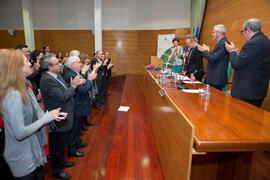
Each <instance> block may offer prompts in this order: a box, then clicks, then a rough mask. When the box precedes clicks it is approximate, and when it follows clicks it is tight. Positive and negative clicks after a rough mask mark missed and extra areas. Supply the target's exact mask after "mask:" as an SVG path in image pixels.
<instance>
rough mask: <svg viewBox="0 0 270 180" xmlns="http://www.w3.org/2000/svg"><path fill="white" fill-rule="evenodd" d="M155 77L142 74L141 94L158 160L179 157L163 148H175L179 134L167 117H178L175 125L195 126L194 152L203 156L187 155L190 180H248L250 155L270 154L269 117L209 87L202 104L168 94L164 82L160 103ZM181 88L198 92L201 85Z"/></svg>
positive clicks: (195, 97) (169, 83) (172, 90)
mask: <svg viewBox="0 0 270 180" xmlns="http://www.w3.org/2000/svg"><path fill="white" fill-rule="evenodd" d="M158 77H160V76H159V72H158V71H154V70H150V71H148V70H146V72H145V76H144V82H145V83H144V93H145V99H146V102H147V107H148V111H149V117H150V120H151V125H152V131H153V136H154V140H155V143H156V147H157V150H158V153H159V158H161V159H162V158H163V157H162V156H164V157H167V158H173V157H174V156H176V155H177V153H179V152H177V151H175V152H174V151H173V150H172V151H170V152H171V154H164V153H163V152H165V151H164V148H171V149H177V146H179V143H178V144H177V143H175V141H176V140H177V132H179V130H178V131H176V130H174V129H173V128H174V127H173V126H174V125H172V124H171V123H170V122H171V121H176V123H177V121H178V120H175V119H173V118H171V119H170V116H175V114H178V117H180V118H179V121H182V120H186V121H189V122H190V123H191V124H192V125H193V126H194V130H195V132H194V146H193V147H194V149H195V151H196V152H202V153H195V154H193V155H192V167H191V176H190V179H207V180H208V179H226V180H227V179H248V178H249V168H250V163H251V159H252V152H254V151H266V150H270V113H269V112H267V111H264V110H263V109H260V108H257V107H255V106H252V105H250V104H248V103H246V102H244V101H241V100H238V99H235V98H233V97H231V96H230V95H228V94H226V93H224V92H222V91H219V90H217V89H215V88H212V87H210V89H211V96H210V99H209V100H205V99H202V98H201V97H200V95H199V94H197V93H194V94H192V93H185V92H183V91H182V90H179V89H176V88H173V80H172V79H169V78H167V82H166V83H165V87H163V88H164V89H165V90H166V95H165V96H163V97H161V96H160V95H159V93H158V91H159V90H160V89H161V88H162V85H161V84H159V83H158V81H159V78H158ZM185 86H186V87H188V88H189V89H198V88H202V87H204V86H205V84H185ZM155 106H156V107H155ZM164 113H165V114H166V118H164ZM159 117H160V118H163V119H159ZM175 117H176V116H175ZM167 119H168V121H167ZM174 153H175V154H174ZM161 166H162V161H161ZM179 168H181V167H179ZM163 171H164V169H163ZM163 173H164V174H166V172H163ZM175 173H176V174H177V172H175ZM170 174H171V172H170ZM176 177H177V176H176ZM165 179H166V175H165Z"/></svg>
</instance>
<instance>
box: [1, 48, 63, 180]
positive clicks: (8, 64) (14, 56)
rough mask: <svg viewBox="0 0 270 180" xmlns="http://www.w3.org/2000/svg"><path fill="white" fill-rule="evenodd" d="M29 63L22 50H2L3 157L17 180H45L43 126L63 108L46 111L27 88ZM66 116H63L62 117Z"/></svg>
mask: <svg viewBox="0 0 270 180" xmlns="http://www.w3.org/2000/svg"><path fill="white" fill-rule="evenodd" d="M30 73H31V70H30V63H29V61H28V60H27V59H26V58H25V56H24V55H23V54H22V52H21V51H20V50H8V49H2V50H0V82H1V83H0V116H1V117H2V118H3V120H4V128H5V150H4V158H5V160H6V162H7V164H8V166H9V168H10V170H11V172H12V174H13V176H14V179H20V180H21V179H23V180H24V179H27V180H28V179H29V180H30V179H31V180H34V179H38V180H39V179H44V170H43V165H44V164H45V163H46V162H47V159H46V156H45V153H44V149H43V145H44V144H45V143H46V141H47V138H46V133H45V128H44V126H45V125H46V124H48V123H50V122H52V121H53V120H54V119H55V120H57V121H59V119H60V117H59V115H60V114H61V113H60V108H58V109H55V110H52V111H50V112H46V113H44V112H43V111H42V110H41V109H40V106H39V105H38V102H37V101H36V98H35V95H34V94H33V92H32V91H31V89H29V88H28V85H29V82H27V81H26V77H27V76H28V75H30ZM65 117H66V116H64V117H63V119H64V118H65ZM58 118H59V119H58Z"/></svg>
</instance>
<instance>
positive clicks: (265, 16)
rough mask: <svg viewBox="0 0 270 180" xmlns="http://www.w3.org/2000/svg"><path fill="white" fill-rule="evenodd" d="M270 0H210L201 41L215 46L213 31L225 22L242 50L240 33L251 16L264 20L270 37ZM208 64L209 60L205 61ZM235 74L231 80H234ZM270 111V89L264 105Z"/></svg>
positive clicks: (232, 39)
mask: <svg viewBox="0 0 270 180" xmlns="http://www.w3.org/2000/svg"><path fill="white" fill-rule="evenodd" d="M269 12H270V2H269V0H259V1H253V0H230V1H223V0H208V1H207V4H206V7H205V13H204V20H203V24H202V28H201V32H200V38H199V40H200V43H205V44H207V45H209V46H210V51H211V50H213V48H214V47H215V44H216V41H214V40H212V36H211V32H212V30H213V26H214V25H216V24H224V25H225V27H226V29H227V32H226V37H227V38H228V40H229V41H230V42H231V41H232V42H234V44H235V45H236V47H237V48H238V49H239V50H240V49H241V47H242V46H243V45H244V43H245V39H244V37H243V36H242V35H241V34H240V31H241V29H242V26H243V23H244V21H245V20H247V19H249V18H259V19H260V20H261V22H262V31H263V32H264V33H265V34H266V35H267V36H268V38H269V37H270V21H269V19H270V13H269ZM204 63H205V64H206V63H207V61H204ZM232 78H233V74H232V76H231V79H230V82H232ZM262 107H263V108H264V109H265V110H268V111H270V89H268V95H267V97H266V99H265V101H264V103H263V106H262Z"/></svg>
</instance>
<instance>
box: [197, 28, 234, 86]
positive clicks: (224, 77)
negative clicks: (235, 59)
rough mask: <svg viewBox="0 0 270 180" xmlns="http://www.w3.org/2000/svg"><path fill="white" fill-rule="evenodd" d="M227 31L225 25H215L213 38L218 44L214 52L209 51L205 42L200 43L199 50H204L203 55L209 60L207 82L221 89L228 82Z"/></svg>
mask: <svg viewBox="0 0 270 180" xmlns="http://www.w3.org/2000/svg"><path fill="white" fill-rule="evenodd" d="M225 33H226V29H225V27H224V25H222V24H219V25H216V26H214V28H213V32H212V36H213V40H215V41H217V44H216V46H215V48H214V50H213V51H212V53H210V52H209V46H207V45H205V44H203V45H202V46H200V45H198V50H199V51H201V52H203V57H205V58H206V59H207V61H208V63H207V70H206V83H207V84H210V85H211V86H213V87H215V88H217V89H219V90H222V88H224V86H225V85H226V84H227V82H228V63H229V61H230V59H229V54H228V52H227V51H226V48H225V42H228V40H227V38H226V37H225Z"/></svg>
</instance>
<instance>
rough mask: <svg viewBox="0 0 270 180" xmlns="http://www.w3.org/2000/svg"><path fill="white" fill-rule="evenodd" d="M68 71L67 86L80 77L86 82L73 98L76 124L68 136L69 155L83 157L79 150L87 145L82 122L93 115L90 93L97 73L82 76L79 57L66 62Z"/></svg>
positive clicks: (66, 74) (66, 72) (66, 76)
mask: <svg viewBox="0 0 270 180" xmlns="http://www.w3.org/2000/svg"><path fill="white" fill-rule="evenodd" d="M66 67H67V69H66V71H64V79H65V81H66V83H67V86H69V84H70V79H71V78H74V77H76V76H77V75H79V76H80V77H81V78H82V79H84V80H85V83H84V84H81V85H79V86H78V87H77V88H76V91H75V96H74V97H73V107H74V111H73V113H74V122H73V127H72V130H71V131H70V132H69V135H68V145H69V146H68V155H69V156H74V157H82V156H84V154H83V153H82V152H79V151H78V149H79V148H83V147H86V146H87V144H83V143H82V140H81V139H80V128H81V127H80V126H81V121H82V119H84V118H85V117H87V116H88V115H89V114H90V113H91V108H90V105H91V99H90V97H89V91H90V90H91V88H92V86H93V83H92V81H93V80H94V79H95V78H96V73H95V72H93V73H89V74H88V75H87V77H84V75H82V74H80V72H81V69H82V63H81V60H80V58H79V57H77V56H71V57H69V58H68V60H67V62H66Z"/></svg>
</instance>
